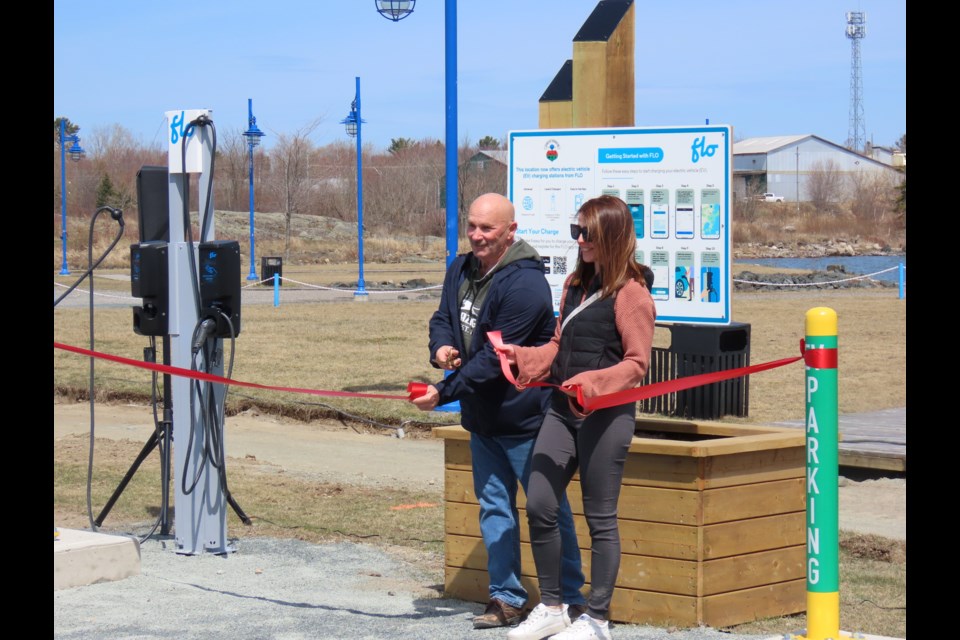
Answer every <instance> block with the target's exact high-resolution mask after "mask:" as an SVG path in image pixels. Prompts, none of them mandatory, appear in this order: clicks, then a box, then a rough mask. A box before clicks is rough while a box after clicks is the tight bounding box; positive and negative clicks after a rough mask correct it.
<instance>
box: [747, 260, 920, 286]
mask: <svg viewBox="0 0 960 640" xmlns="http://www.w3.org/2000/svg"><path fill="white" fill-rule="evenodd" d="M735 262H736V263H737V264H757V265H763V266H765V267H783V268H785V269H809V270H811V271H826V270H827V265H830V264H837V265H842V266H843V268H844V269H846V270H847V273H848V274H856V275H866V274H871V273H877V272H878V271H884V270H886V269H891V268H892V270H891V271H886V272H885V273H879V274H877V275H875V276H873V278H874V279H875V280H884V281H887V282H899V281H900V276H899V274H898V272H897V265H898V264H900V263H901V262H902V263H903V272H904V275H903V277H904V279H906V277H907V256H905V255H901V256H827V257H822V258H745V259H742V260H736V261H735Z"/></svg>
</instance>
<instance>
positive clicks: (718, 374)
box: [53, 331, 837, 411]
mask: <svg viewBox="0 0 960 640" xmlns="http://www.w3.org/2000/svg"><path fill="white" fill-rule="evenodd" d="M487 338H489V340H490V344H491V345H493V347H494V350H497V348H498V347H502V346H503V337H502V335H501V333H500V332H499V331H490V332H488V333H487ZM53 346H54V348H55V349H62V350H64V351H70V352H73V353H77V354H80V355H84V356H89V357H91V358H100V359H103V360H109V361H111V362H118V363H120V364H127V365H130V366H133V367H139V368H141V369H148V370H150V371H156V372H158V373H167V374H170V375H176V376H182V377H185V378H192V379H194V380H203V381H206V382H216V383H220V384H229V385H233V386H238V387H250V388H254V389H267V390H271V391H290V392H294V393H306V394H310V395H317V396H333V397H340V398H377V399H384V400H407V401H411V400H415V399H416V398H419V397H420V396H422V395H423V394H425V393H426V392H427V387H428V386H429V385H428V384H426V383H423V382H409V383H407V395H405V396H401V395H392V394H384V393H352V392H349V391H328V390H323V389H303V388H299V387H279V386H274V385H266V384H257V383H256V382H244V381H242V380H234V379H231V378H224V377H222V376H218V375H214V374H212V373H204V372H202V371H193V370H190V369H183V368H181V367H174V366H170V365H164V364H157V363H155V362H143V361H140V360H133V359H131V358H124V357H122V356H115V355H111V354H109V353H102V352H99V351H92V350H90V349H83V348H81V347H74V346H71V345H67V344H62V343H60V342H54V343H53ZM804 349H805V347H804V341H803V340H802V339H801V340H800V352H801V353H802V354H803V355H802V356H798V357H795V358H783V359H781V360H774V361H772V362H765V363H761V364H755V365H751V366H749V367H740V368H737V369H727V370H725V371H714V372H710V373H702V374H699V375H695V376H685V377H683V378H677V379H675V380H665V381H663V382H657V383H654V384H648V385H645V386H643V387H637V388H635V389H624V390H623V391H617V392H615V393H610V394H607V395H603V396H597V397H595V398H585V397H584V396H583V388H582V387H581V386H580V385H569V386H567V385H558V384H553V383H550V382H530V383H528V384H526V385H523V386H524V387H555V388H557V389H560V390H562V391H567V390H570V391H575V392H576V397H577V402H578V403H579V404H580V406H581V407H583V408H584V409H586V410H587V411H594V410H596V409H604V408H607V407H614V406H617V405H620V404H627V403H629V402H637V401H640V400H647V399H649V398H654V397H656V396H661V395H666V394H668V393H676V392H677V391H684V390H686V389H692V388H693V387H699V386H701V385H706V384H711V383H714V382H721V381H723V380H730V379H732V378H740V377H743V376H746V375H750V374H751V373H758V372H760V371H766V370H768V369H774V368H776V367H782V366H784V365H788V364H791V363H794V362H796V361H797V360H801V359H802V360H803V361H804V363H805V364H806V365H807V366H808V367H813V368H816V369H831V368H832V369H836V368H837V350H836V349H810V350H807V351H805V350H804ZM497 354H498V356H499V357H500V369H501V370H502V371H503V375H504V377H505V378H506V379H507V380H508V381H509V382H510V383H511V384H513V385H517V379H516V377H515V376H514V375H513V371H512V369H511V368H510V364H509V363H508V362H507V356H506V355H505V354H503V353H502V352H500V351H497Z"/></svg>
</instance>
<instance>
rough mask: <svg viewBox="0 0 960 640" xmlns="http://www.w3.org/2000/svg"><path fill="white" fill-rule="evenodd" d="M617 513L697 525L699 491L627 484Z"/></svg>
mask: <svg viewBox="0 0 960 640" xmlns="http://www.w3.org/2000/svg"><path fill="white" fill-rule="evenodd" d="M571 486H572V485H571ZM578 488H579V487H578ZM618 514H619V517H620V518H622V519H630V520H643V521H645V522H663V523H667V524H687V525H698V524H701V522H700V492H698V491H685V490H682V489H660V488H656V487H635V486H630V485H624V486H623V487H622V488H621V489H620V501H619V503H618Z"/></svg>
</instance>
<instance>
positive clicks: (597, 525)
mask: <svg viewBox="0 0 960 640" xmlns="http://www.w3.org/2000/svg"><path fill="white" fill-rule="evenodd" d="M566 398H567V396H565V395H562V394H560V393H557V392H555V393H554V397H553V400H552V402H551V406H550V409H549V410H548V411H547V415H546V417H545V418H544V420H543V426H541V427H540V434H539V435H538V436H537V442H536V444H535V445H534V447H533V462H532V467H531V472H530V486H529V488H530V490H529V492H528V494H527V521H528V522H529V524H530V539H531V545H532V547H533V559H534V561H535V562H536V565H537V577H538V579H539V581H540V599H541V601H542V602H543V603H544V604H548V605H559V604H561V603H562V602H563V600H562V598H561V594H560V575H561V574H560V566H561V557H562V554H561V544H560V531H559V529H558V528H557V512H558V509H559V504H560V498H561V496H563V495H564V493H565V492H566V490H567V485H568V484H570V479H571V478H572V477H573V474H574V473H575V472H576V471H577V469H578V468H579V470H580V487H581V489H582V491H583V511H584V515H585V516H586V518H587V524H588V526H589V528H590V540H591V562H590V597H589V598H588V600H587V605H588V607H587V613H589V614H590V615H591V616H592V617H594V618H597V619H600V620H605V619H607V614H608V611H609V609H610V599H611V598H612V597H613V586H614V583H615V582H616V580H617V572H618V571H619V570H620V530H619V528H618V527H617V500H618V499H619V498H620V483H621V481H622V479H623V465H624V462H625V461H626V459H627V449H629V447H630V442H631V440H632V439H633V433H634V430H635V428H636V412H637V405H636V403H630V404H625V405H619V406H616V407H610V408H608V409H600V410H598V411H594V412H593V413H592V414H590V415H588V416H587V417H586V418H577V417H576V416H574V415H573V414H572V413H571V412H570V409H569V407H568V405H567V400H566Z"/></svg>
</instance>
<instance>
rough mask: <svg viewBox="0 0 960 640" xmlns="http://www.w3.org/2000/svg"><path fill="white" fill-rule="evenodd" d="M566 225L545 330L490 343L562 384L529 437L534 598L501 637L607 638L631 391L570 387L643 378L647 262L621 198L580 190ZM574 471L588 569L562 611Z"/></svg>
mask: <svg viewBox="0 0 960 640" xmlns="http://www.w3.org/2000/svg"><path fill="white" fill-rule="evenodd" d="M570 232H571V235H572V236H573V239H574V240H576V241H577V244H578V246H579V249H580V251H579V256H578V259H577V266H576V269H575V270H574V272H573V273H572V274H570V276H568V277H567V280H566V282H564V285H563V294H562V297H561V304H560V315H559V318H557V329H556V331H555V333H554V336H553V339H552V340H551V341H550V342H548V343H547V344H545V345H542V346H539V347H520V346H517V345H503V346H501V347H500V348H499V349H498V351H499V352H500V353H502V354H503V355H504V356H505V357H506V360H507V362H508V363H510V364H511V365H512V367H513V369H514V372H515V373H516V374H517V375H516V380H517V388H519V389H522V388H523V387H524V386H525V385H527V384H529V383H530V382H534V381H541V380H546V381H548V382H551V383H554V384H556V385H560V386H559V388H555V389H554V391H553V396H552V399H551V404H550V408H549V409H548V411H547V413H546V416H545V418H544V421H543V426H542V427H541V428H540V433H539V435H538V436H537V441H536V444H535V445H534V449H533V462H532V471H531V474H530V484H529V491H528V494H527V520H528V522H529V525H530V538H531V545H532V547H533V557H534V561H535V562H536V567H537V577H538V580H539V584H540V604H538V605H537V606H536V607H535V608H534V609H533V611H531V612H530V615H529V616H528V617H527V619H526V620H525V621H524V622H523V623H521V624H520V625H519V626H517V627H515V628H514V629H512V630H511V631H510V632H509V633H508V634H507V638H508V639H509V640H541V639H542V638H547V637H550V638H552V639H553V640H586V639H594V638H603V639H607V640H609V638H610V631H609V628H608V623H607V620H608V612H609V609H610V600H611V597H612V595H613V587H614V582H615V581H616V578H617V572H618V570H619V568H620V531H619V529H618V527H617V500H618V499H619V497H620V482H621V480H622V478H623V466H624V462H625V461H626V457H627V449H628V448H629V447H630V442H631V440H632V438H633V433H634V429H635V426H636V402H631V403H628V404H623V405H617V406H613V407H608V408H604V409H597V410H595V411H588V410H585V409H584V407H583V406H581V405H580V404H579V403H578V401H577V390H578V389H579V390H580V392H581V393H582V396H581V397H583V398H584V399H585V401H586V399H589V398H594V397H597V396H602V395H607V394H610V393H614V392H616V391H622V390H625V389H632V388H634V387H637V386H639V385H640V384H641V382H642V381H643V378H644V376H645V375H646V373H647V366H648V365H649V362H650V351H651V348H652V341H653V327H654V321H655V319H656V310H655V309H654V303H653V299H652V298H651V297H650V291H649V287H650V286H651V284H652V280H653V273H652V272H651V270H650V269H649V268H648V267H646V266H644V265H641V264H639V263H638V262H637V261H636V259H635V258H634V249H635V245H636V237H635V235H634V234H635V231H634V227H633V218H632V217H631V216H630V210H629V209H628V207H627V205H626V204H625V203H624V202H623V201H622V200H620V199H619V198H615V197H612V196H601V197H599V198H594V199H592V200H588V201H587V202H585V203H584V204H583V206H582V207H580V210H579V211H578V212H577V223H576V224H572V225H570ZM577 471H579V473H580V486H581V489H582V492H583V511H584V515H585V516H586V519H587V524H588V525H589V529H590V539H591V554H592V555H591V563H590V577H591V579H590V596H589V600H588V607H587V611H586V612H585V613H584V614H582V615H581V616H580V617H579V618H577V619H576V620H573V621H570V619H569V617H567V616H565V615H563V614H564V611H563V605H562V602H563V601H562V597H561V595H562V594H561V593H560V564H561V544H560V533H559V530H558V528H557V514H558V511H559V505H560V501H561V498H562V497H563V496H564V495H565V492H566V488H567V485H568V484H569V483H570V479H571V478H572V477H573V474H574V473H576V472H577ZM568 625H569V626H568ZM554 634H556V635H554Z"/></svg>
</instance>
